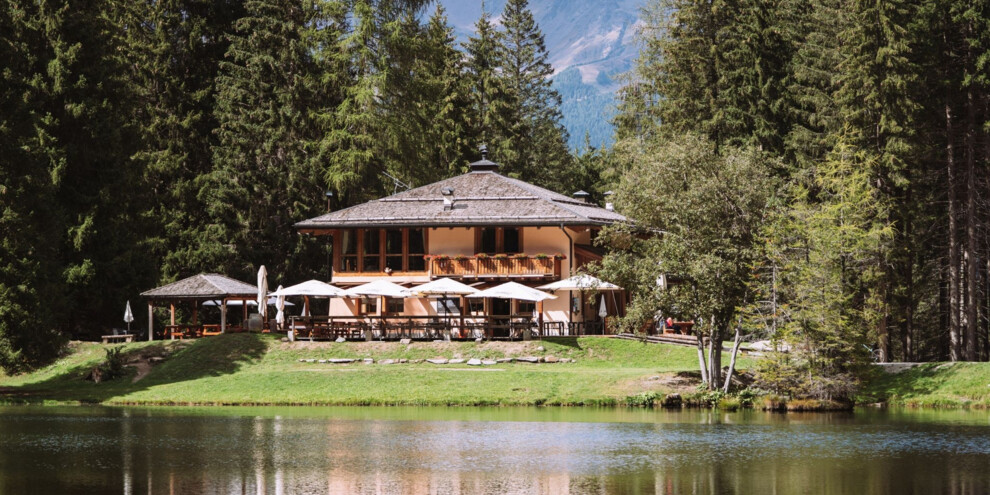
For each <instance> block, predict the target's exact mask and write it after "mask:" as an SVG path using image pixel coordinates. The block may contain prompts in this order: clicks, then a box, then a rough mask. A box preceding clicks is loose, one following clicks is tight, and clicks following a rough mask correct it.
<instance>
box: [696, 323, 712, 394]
mask: <svg viewBox="0 0 990 495" xmlns="http://www.w3.org/2000/svg"><path fill="white" fill-rule="evenodd" d="M695 334H696V335H697V336H698V367H699V369H701V383H702V384H703V385H708V383H709V382H708V364H707V363H705V342H704V339H703V338H702V336H701V332H700V331H698V332H695Z"/></svg>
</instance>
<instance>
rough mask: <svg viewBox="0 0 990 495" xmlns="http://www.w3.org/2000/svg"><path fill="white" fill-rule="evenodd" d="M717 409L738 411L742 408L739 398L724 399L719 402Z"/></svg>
mask: <svg viewBox="0 0 990 495" xmlns="http://www.w3.org/2000/svg"><path fill="white" fill-rule="evenodd" d="M717 407H718V408H719V409H721V410H723V411H737V410H739V408H740V407H742V401H741V400H739V397H722V398H721V399H719V400H718V404H717Z"/></svg>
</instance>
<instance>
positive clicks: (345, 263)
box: [337, 230, 358, 272]
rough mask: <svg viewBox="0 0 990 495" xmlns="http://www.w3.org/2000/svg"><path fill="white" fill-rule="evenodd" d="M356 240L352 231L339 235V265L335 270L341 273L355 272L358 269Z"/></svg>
mask: <svg viewBox="0 0 990 495" xmlns="http://www.w3.org/2000/svg"><path fill="white" fill-rule="evenodd" d="M357 241H358V239H357V236H356V235H354V231H353V230H344V231H341V233H340V264H341V265H342V266H340V267H338V268H337V270H338V271H341V272H356V271H357V269H358V242H357Z"/></svg>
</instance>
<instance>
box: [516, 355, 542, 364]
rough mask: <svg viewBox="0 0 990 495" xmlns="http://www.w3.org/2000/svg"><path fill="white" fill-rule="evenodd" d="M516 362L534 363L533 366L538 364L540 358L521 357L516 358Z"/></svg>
mask: <svg viewBox="0 0 990 495" xmlns="http://www.w3.org/2000/svg"><path fill="white" fill-rule="evenodd" d="M516 361H519V362H520V363H534V364H535V363H538V362H540V358H538V357H536V356H523V357H517V358H516Z"/></svg>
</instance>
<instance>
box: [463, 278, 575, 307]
mask: <svg viewBox="0 0 990 495" xmlns="http://www.w3.org/2000/svg"><path fill="white" fill-rule="evenodd" d="M467 297H472V298H476V297H498V298H501V299H518V300H520V301H533V302H539V301H544V300H547V299H557V296H555V295H553V294H547V293H546V292H543V291H539V290H536V289H534V288H532V287H527V286H525V285H523V284H520V283H518V282H506V283H504V284H502V285H497V286H495V287H492V288H490V289H485V290H482V291H478V292H475V293H474V294H471V295H469V296H467Z"/></svg>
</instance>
